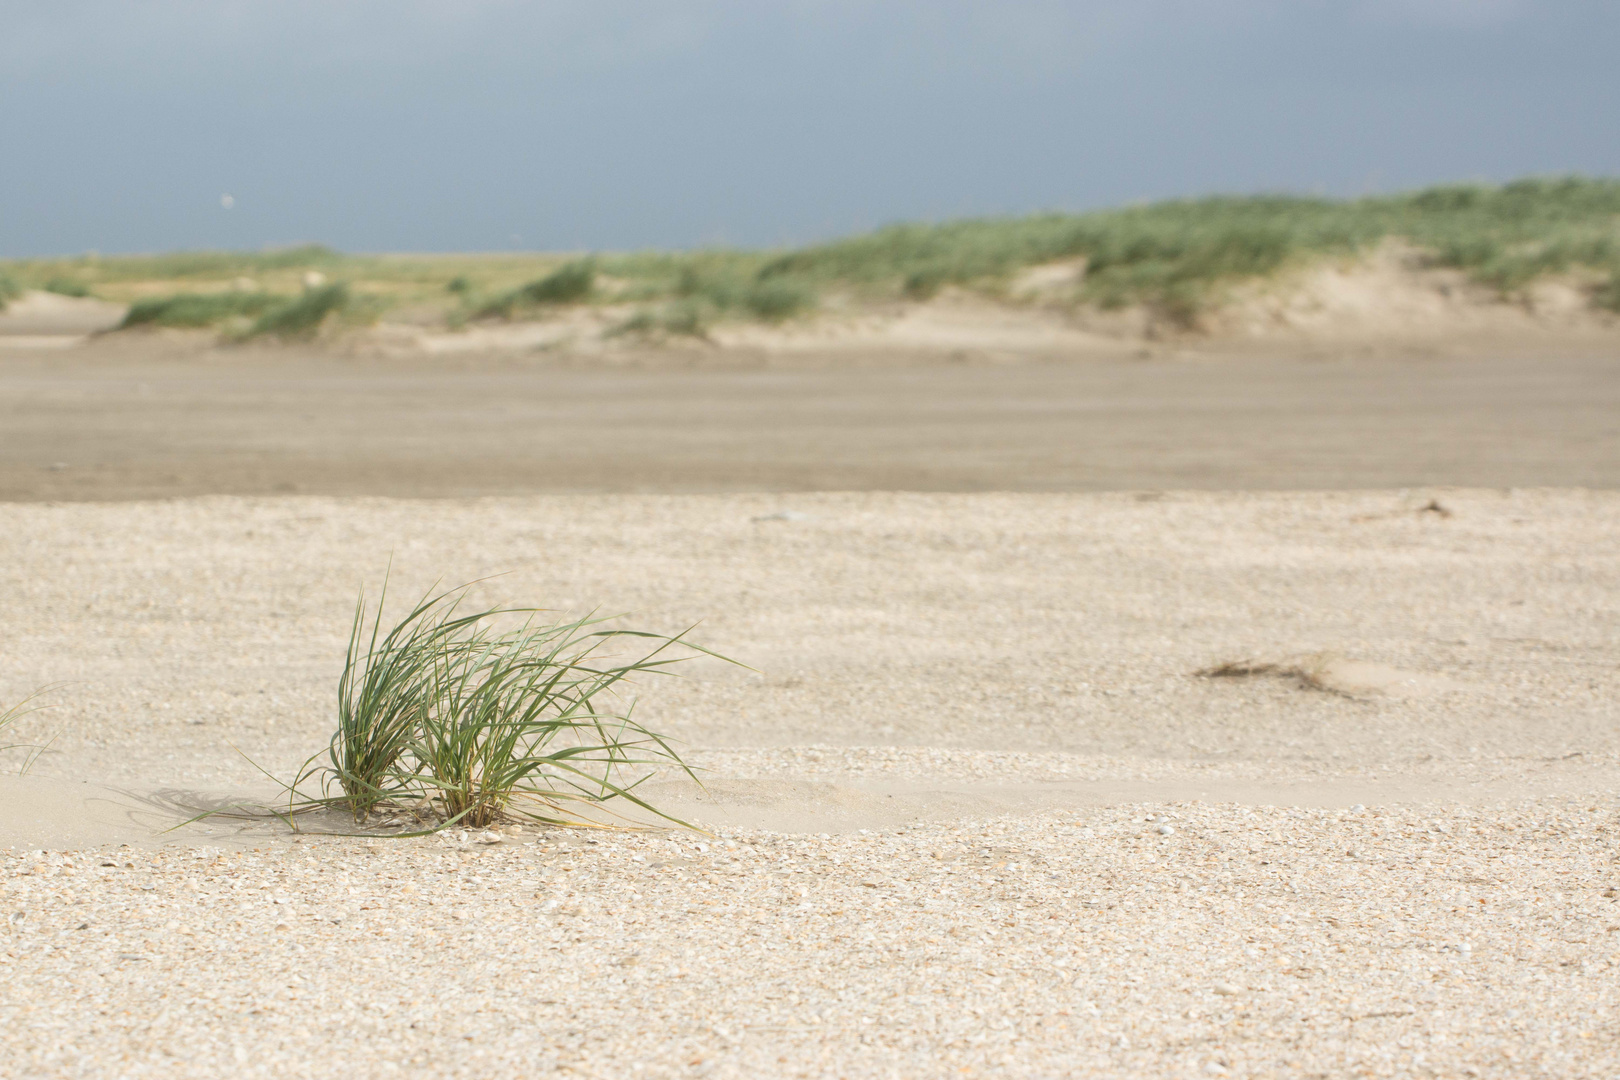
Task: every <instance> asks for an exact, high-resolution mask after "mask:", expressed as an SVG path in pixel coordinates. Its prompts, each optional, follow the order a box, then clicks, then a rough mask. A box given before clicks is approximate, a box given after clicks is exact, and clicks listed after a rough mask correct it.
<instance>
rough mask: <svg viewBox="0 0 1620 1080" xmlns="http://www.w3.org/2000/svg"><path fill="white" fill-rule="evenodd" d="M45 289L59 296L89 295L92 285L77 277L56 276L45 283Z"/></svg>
mask: <svg viewBox="0 0 1620 1080" xmlns="http://www.w3.org/2000/svg"><path fill="white" fill-rule="evenodd" d="M45 291H46V292H49V293H56V294H57V295H58V296H80V297H83V296H89V295H90V286H88V285H86V284H85V283H84V282H82V281H79V280H77V279H75V278H62V277H54V278H51V279H50V280H49V281H47V282H46V283H45Z"/></svg>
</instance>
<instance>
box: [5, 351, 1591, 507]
mask: <svg viewBox="0 0 1620 1080" xmlns="http://www.w3.org/2000/svg"><path fill="white" fill-rule="evenodd" d="M188 340H189V339H188ZM654 360H657V362H656V363H654ZM677 361H679V362H681V363H685V364H687V365H688V367H686V368H684V369H683V368H680V367H672V366H671V364H673V363H675V362H677ZM648 362H649V364H652V365H653V366H650V367H647V368H645V369H623V368H618V369H616V368H612V367H609V366H607V362H606V361H604V360H602V359H601V358H595V359H592V358H575V359H573V360H570V359H569V358H568V357H566V356H557V357H547V356H531V357H529V358H526V359H517V358H511V359H507V360H485V361H478V362H474V361H467V362H466V364H465V365H464V366H460V367H452V366H450V362H449V361H436V362H431V363H430V362H425V361H421V360H414V361H408V360H397V361H384V360H376V361H359V360H354V359H352V358H342V357H333V356H330V355H321V354H319V353H316V352H313V351H311V350H308V349H303V348H296V347H295V348H285V349H274V348H262V349H234V350H232V349H206V348H202V347H201V346H198V347H197V348H196V349H194V350H193V351H192V352H191V353H188V354H183V355H176V347H175V346H174V345H173V343H171V342H169V341H168V340H167V339H166V338H152V339H132V340H127V341H126V340H109V341H103V342H99V343H97V345H96V346H95V347H93V348H86V349H76V350H69V351H56V352H35V353H28V352H26V351H22V350H15V351H11V352H0V500H3V501H22V500H28V501H52V500H68V499H71V500H91V501H96V500H113V499H132V498H134V499H143V498H172V497H176V496H195V495H212V494H233V495H265V494H276V493H298V494H314V495H345V496H346V495H389V496H399V497H418V496H426V497H462V496H475V495H521V494H539V493H569V492H581V493H584V492H749V491H855V490H891V491H892V490H904V491H1118V490H1144V489H1155V490H1185V489H1214V490H1254V489H1285V490H1305V491H1309V490H1332V489H1363V488H1401V487H1417V486H1433V485H1447V486H1463V487H1547V486H1552V487H1571V486H1577V487H1600V488H1620V425H1617V424H1616V422H1615V417H1616V416H1620V362H1617V361H1616V359H1615V358H1614V356H1613V355H1612V351H1611V353H1610V354H1607V358H1604V354H1598V355H1597V358H1583V354H1580V353H1569V354H1561V355H1552V356H1544V355H1537V356H1533V357H1528V358H1526V357H1516V358H1510V359H1504V358H1501V357H1496V358H1491V357H1464V358H1431V359H1405V360H1389V359H1383V360H1379V359H1358V360H1323V361H1301V360H1299V359H1298V358H1297V357H1293V356H1282V357H1274V358H1271V359H1255V358H1252V357H1240V356H1232V357H1224V358H1220V359H1203V360H1177V359H1168V358H1165V357H1164V356H1162V355H1161V356H1160V357H1159V358H1157V359H1145V360H1131V359H1118V358H1116V359H1095V360H1084V359H1068V360H1058V359H1051V358H1045V359H1042V358H1036V357H1026V358H1025V359H1024V361H1023V362H1018V363H1009V364H989V363H982V362H969V363H955V364H953V363H948V362H943V361H942V360H941V359H940V358H939V357H937V356H936V357H935V358H934V359H933V360H932V361H931V362H927V363H922V362H919V363H916V364H898V363H895V362H894V361H893V359H892V358H885V357H883V356H881V355H875V356H871V357H865V358H863V357H862V356H861V355H859V354H856V355H844V354H839V355H836V356H827V357H823V358H821V360H820V361H819V362H818V361H817V358H816V357H814V356H804V357H800V358H798V359H797V360H796V361H795V362H794V365H795V366H771V362H768V361H765V360H759V361H754V360H750V359H748V358H746V357H744V358H740V359H739V358H737V357H734V356H728V355H723V354H716V355H715V356H713V357H710V358H709V359H708V360H705V359H704V358H703V357H702V356H698V357H693V356H689V355H688V356H685V357H684V359H683V358H681V357H676V358H675V359H674V360H672V359H671V358H670V357H667V356H666V357H663V358H662V359H657V358H653V359H649V361H648ZM704 362H712V363H714V364H717V365H719V366H718V367H715V368H701V367H700V368H693V367H691V366H690V365H692V364H700V363H704Z"/></svg>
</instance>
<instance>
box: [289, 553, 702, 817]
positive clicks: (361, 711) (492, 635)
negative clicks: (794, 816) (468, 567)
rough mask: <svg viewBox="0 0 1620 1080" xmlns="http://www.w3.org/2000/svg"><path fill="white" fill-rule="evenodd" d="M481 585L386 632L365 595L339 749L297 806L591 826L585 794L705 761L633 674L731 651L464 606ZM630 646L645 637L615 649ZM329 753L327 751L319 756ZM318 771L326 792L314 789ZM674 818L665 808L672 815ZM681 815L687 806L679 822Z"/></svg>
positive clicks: (620, 793)
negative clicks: (676, 735) (639, 689)
mask: <svg viewBox="0 0 1620 1080" xmlns="http://www.w3.org/2000/svg"><path fill="white" fill-rule="evenodd" d="M465 596H466V587H464V588H462V589H457V590H451V591H449V592H446V593H440V594H438V595H428V596H426V597H424V598H423V599H422V600H421V601H419V602H418V603H417V604H416V605H414V606H413V607H412V609H411V610H410V611H409V612H408V613H407V614H406V615H405V617H404V618H403V619H401V620H400V621H398V622H397V623H394V624H393V625H392V626H391V627H390V628H389V629H388V630H387V631H386V632H384V630H383V625H384V624H383V618H382V611H383V606H384V603H385V602H386V585H385V587H384V592H383V595H382V596H380V597H379V600H378V603H377V606H376V607H375V609H373V608H371V607H370V606H369V604H368V602H367V599H366V597H365V595H364V593H363V592H362V594H361V596H360V599H359V601H358V602H357V604H356V609H355V616H354V621H353V624H352V626H351V630H350V637H349V646H348V651H347V654H346V657H345V662H344V670H343V675H342V677H341V678H340V680H339V685H338V714H337V718H338V726H337V730H336V731H335V732H334V733H333V735H332V738H331V741H330V743H329V745H328V748H327V750H326V752H325V754H324V761H323V760H322V755H316V756H315V757H312V758H311V759H310V760H309V761H308V762H306V763H305V766H304V767H303V769H302V770H300V772H299V775H298V776H297V778H295V780H294V782H293V783H292V784H290V785H288V792H289V804H288V817H289V818H291V817H293V816H295V815H297V814H299V813H301V812H304V811H308V810H312V809H322V808H327V809H341V810H343V811H345V812H347V813H348V814H350V815H352V817H353V818H354V820H355V821H356V822H357V823H358V824H361V825H365V824H367V823H368V821H370V820H371V819H373V818H376V817H379V816H381V817H384V818H386V819H388V820H390V821H392V822H396V823H397V822H401V821H406V820H408V821H409V822H410V823H411V824H412V825H413V826H417V827H424V828H427V829H434V828H442V827H445V826H449V825H465V826H475V827H484V826H488V825H491V824H494V823H496V822H498V821H500V820H504V819H516V820H527V821H532V822H536V823H544V824H579V823H583V822H587V821H588V819H587V818H586V817H584V816H582V814H581V813H580V809H579V808H580V807H582V806H584V805H587V804H588V805H595V806H600V805H603V804H608V803H611V802H613V801H615V800H622V801H623V802H626V803H630V804H633V805H635V806H637V807H640V808H642V809H644V810H647V811H649V812H651V813H654V814H661V812H660V811H658V810H657V808H655V807H653V806H651V805H650V804H648V803H647V802H645V801H643V800H642V799H641V798H640V797H639V796H637V795H636V794H635V788H636V786H637V785H638V784H639V783H640V781H641V779H644V778H645V776H646V775H647V771H646V770H648V769H651V768H656V767H660V766H673V767H676V768H679V769H682V770H685V771H687V773H688V775H690V770H687V769H686V766H685V765H684V763H683V762H682V761H681V759H680V757H679V755H678V754H676V752H675V751H674V750H673V749H672V748H671V746H670V744H669V742H668V740H667V739H665V738H664V737H662V736H660V735H658V734H657V733H655V732H653V731H651V730H649V729H647V728H646V727H644V726H642V725H641V724H639V723H638V722H636V721H635V720H633V719H632V718H631V711H632V709H633V702H625V701H624V699H623V697H622V693H621V692H622V691H623V690H624V688H625V685H626V684H627V683H628V681H629V680H631V679H633V678H635V677H637V676H643V675H648V674H656V673H664V672H667V671H668V669H669V668H670V667H672V666H673V665H675V664H678V663H680V662H682V661H684V660H688V659H691V658H693V657H694V656H697V655H710V656H713V655H715V654H713V653H710V652H708V650H706V649H703V648H701V647H699V646H696V645H693V644H692V643H690V642H689V641H687V640H686V637H685V635H684V634H676V635H673V636H669V635H662V634H653V633H647V632H643V631H634V630H627V629H619V628H615V627H612V626H609V625H608V624H609V623H610V622H611V621H612V620H607V619H600V618H596V617H594V616H592V617H585V618H580V619H565V620H562V621H548V620H547V619H546V618H545V617H544V613H543V612H542V611H541V610H540V609H535V608H505V607H499V608H479V609H475V610H463V601H464V599H465ZM621 644H630V645H633V646H638V647H637V648H635V649H634V650H633V651H631V652H630V653H629V654H628V655H626V656H613V655H610V652H611V651H612V649H613V647H614V646H616V645H621ZM317 762H321V763H320V764H317ZM307 783H314V784H318V785H319V787H320V792H321V793H320V794H319V795H315V796H306V795H302V794H300V789H301V787H302V786H303V785H305V784H307ZM661 816H662V815H661ZM670 820H673V819H670Z"/></svg>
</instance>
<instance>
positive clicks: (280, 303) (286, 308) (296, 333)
mask: <svg viewBox="0 0 1620 1080" xmlns="http://www.w3.org/2000/svg"><path fill="white" fill-rule="evenodd" d="M356 306H357V305H356V304H355V299H354V297H353V296H352V295H351V293H350V292H349V287H348V286H347V285H345V284H342V283H338V284H334V285H323V286H320V287H318V288H314V289H308V290H305V291H304V292H303V293H302V294H301V295H298V296H293V297H287V296H277V295H273V294H271V293H266V292H234V291H228V292H214V293H180V294H177V295H174V296H161V297H152V298H148V299H145V300H137V301H136V302H135V303H134V304H132V305H130V308H129V311H128V312H127V313H126V314H125V316H124V321H123V323H122V324H121V325H120V329H124V328H128V327H133V326H167V327H179V328H192V329H197V328H203V327H220V326H223V327H226V328H227V329H228V330H229V331H230V336H231V337H232V338H234V339H236V340H246V339H248V338H254V337H259V336H261V335H269V336H273V337H279V338H307V337H311V336H313V335H314V334H315V332H316V331H317V330H319V329H320V327H321V325H322V323H324V322H325V320H326V318H327V317H328V316H329V315H332V314H333V313H339V314H343V313H348V312H350V311H351V310H353V309H354V308H355V307H356Z"/></svg>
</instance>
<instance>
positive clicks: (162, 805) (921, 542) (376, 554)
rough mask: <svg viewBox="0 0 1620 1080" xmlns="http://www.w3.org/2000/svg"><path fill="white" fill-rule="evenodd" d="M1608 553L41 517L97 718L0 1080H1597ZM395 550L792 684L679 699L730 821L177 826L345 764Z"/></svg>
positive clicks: (1157, 512) (1603, 1054) (75, 697)
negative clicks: (319, 832)
mask: <svg viewBox="0 0 1620 1080" xmlns="http://www.w3.org/2000/svg"><path fill="white" fill-rule="evenodd" d="M1617 535H1620V495H1616V494H1613V493H1608V492H1596V491H1582V490H1570V489H1566V490H1509V491H1501V490H1469V489H1421V490H1416V489H1414V490H1409V491H1382V492H1341V493H1320V492H1318V493H1272V494H1264V493H1251V494H1221V493H1196V492H1169V493H1130V492H1123V493H1113V494H1089V495H1088V494H1054V495H1041V494H994V495H990V494H987V495H971V494H957V495H928V494H913V495H894V494H882V493H868V494H776V495H761V494H755V495H667V496H646V495H642V496H637V495H603V496H540V497H524V498H504V499H503V498H486V499H470V500H447V499H439V500H393V499H380V498H317V497H285V498H237V497H210V498H197V499H183V500H171V501H162V502H126V503H115V504H97V503H75V504H56V505H50V504H6V505H0V552H3V555H4V557H3V558H0V597H3V598H4V599H3V600H0V605H3V607H0V612H3V615H4V621H3V623H0V625H3V626H4V627H5V634H4V639H3V640H4V649H5V656H6V663H5V665H4V667H3V669H0V701H6V702H9V701H13V700H15V699H16V698H18V697H19V696H21V695H22V694H23V693H26V692H28V691H29V690H32V689H33V688H35V687H37V686H39V685H43V684H48V683H55V684H61V689H60V690H58V691H57V692H56V693H54V694H53V695H52V700H54V701H55V702H57V707H56V708H55V709H53V710H50V711H47V712H43V713H38V714H34V715H32V716H30V717H28V718H26V719H25V720H23V721H21V722H20V723H19V724H18V725H17V727H16V728H15V730H14V735H15V737H17V738H21V739H25V740H28V741H36V740H37V741H43V740H44V739H45V738H47V737H50V736H54V737H55V741H54V742H53V743H52V744H51V752H50V753H48V754H47V755H45V756H44V757H43V758H42V759H41V760H40V761H39V762H38V764H37V765H36V766H35V767H34V769H33V770H32V772H31V773H30V775H29V776H28V777H23V778H17V777H8V778H6V779H5V781H4V783H0V806H3V807H4V809H5V813H4V815H3V817H0V821H3V825H0V890H3V892H0V898H3V900H4V903H3V904H0V910H3V911H4V912H5V913H6V916H7V917H6V919H5V921H4V923H3V925H0V932H3V933H4V937H3V938H0V1015H3V1016H4V1019H5V1025H4V1028H3V1031H4V1034H3V1036H0V1038H3V1039H4V1043H3V1045H0V1060H3V1061H4V1067H3V1068H0V1072H5V1073H6V1074H7V1075H15V1076H132V1075H145V1074H153V1075H163V1076H218V1075H222V1074H230V1075H241V1076H258V1075H265V1076H269V1075H276V1076H286V1075H294V1076H298V1075H310V1076H314V1075H328V1074H330V1072H331V1071H332V1068H333V1062H334V1061H341V1062H342V1063H343V1065H342V1069H343V1071H344V1072H346V1073H350V1074H353V1075H357V1076H373V1075H375V1076H386V1075H416V1074H427V1073H433V1074H437V1075H448V1076H480V1077H482V1076H528V1075H536V1074H539V1073H542V1072H545V1071H547V1070H552V1069H558V1070H567V1071H569V1072H571V1073H573V1074H577V1075H584V1076H604V1077H617V1076H637V1075H645V1076H690V1075H703V1076H717V1077H719V1076H749V1077H755V1076H763V1075H783V1076H800V1075H803V1076H818V1077H819V1076H892V1075H899V1076H913V1075H917V1076H934V1075H947V1074H949V1075H1021V1076H1025V1075H1027V1076H1068V1075H1097V1076H1140V1075H1162V1076H1210V1075H1225V1074H1230V1075H1275V1076H1305V1075H1328V1076H1339V1075H1346V1076H1348V1075H1378V1076H1407V1075H1418V1076H1428V1075H1434V1076H1463V1075H1477V1076H1504V1077H1505V1076H1513V1077H1520V1076H1558V1077H1563V1076H1596V1075H1611V1074H1613V1073H1614V1072H1615V1070H1616V1069H1617V1068H1620V1053H1617V1051H1616V1049H1615V1047H1617V1046H1620V1014H1617V1012H1616V1010H1617V1009H1620V990H1617V989H1616V988H1617V987H1620V980H1617V979H1616V978H1615V975H1616V971H1615V968H1616V966H1617V961H1620V906H1617V902H1620V901H1617V896H1620V894H1617V892H1616V889H1617V887H1620V868H1617V867H1616V864H1615V859H1616V855H1617V854H1620V783H1617V782H1620V730H1617V725H1616V722H1615V720H1616V717H1615V712H1614V704H1613V703H1614V702H1615V701H1616V700H1617V691H1620V665H1617V664H1616V647H1617V640H1616V627H1620V611H1617V610H1616V609H1617V607H1620V588H1617V585H1620V546H1617V545H1616V543H1615V540H1614V538H1615V537H1616V536H1617ZM390 553H391V554H392V558H393V565H394V578H395V583H396V587H397V588H400V589H403V590H405V591H414V590H419V589H423V588H426V587H427V586H428V585H429V584H430V583H431V582H432V581H433V580H435V579H437V578H441V577H442V578H445V579H447V580H451V581H457V580H463V579H471V578H474V577H478V576H480V575H484V574H489V573H495V572H502V571H505V572H507V574H506V576H504V577H502V578H499V579H497V580H496V581H495V582H492V583H490V584H488V585H486V586H483V587H481V591H480V594H479V595H480V596H482V597H485V598H488V599H499V598H503V597H504V598H510V599H514V600H522V601H532V602H547V603H552V604H555V605H557V606H559V607H562V608H566V609H572V610H582V609H585V608H589V607H595V606H600V607H602V608H604V609H606V610H610V611H627V612H634V613H635V621H636V622H637V623H638V624H640V625H643V626H647V627H650V628H654V629H659V630H675V629H680V628H683V627H685V626H688V625H691V624H693V623H697V624H698V632H697V636H698V637H699V639H700V640H702V641H703V642H705V643H706V644H709V645H712V646H713V647H715V648H717V649H719V650H720V651H722V652H725V653H727V654H729V655H732V656H735V657H736V658H738V659H739V660H742V661H744V662H745V663H747V664H749V665H751V667H752V668H754V669H756V670H746V669H742V668H737V667H728V666H726V665H723V664H719V663H717V662H712V661H704V662H702V663H695V664H693V665H692V666H691V667H690V670H689V671H688V673H687V676H686V677H685V678H683V679H680V680H663V681H659V682H656V683H653V684H650V685H647V686H645V687H644V688H643V699H642V704H641V707H640V708H639V710H638V714H637V715H638V716H639V717H640V718H641V719H643V720H644V721H645V722H646V723H648V724H650V725H652V726H654V727H657V728H660V729H663V730H667V731H669V732H670V733H672V734H673V735H675V736H676V737H678V738H679V739H681V740H682V745H683V748H684V751H685V753H686V754H687V755H688V757H689V759H690V760H691V761H692V762H693V763H694V764H697V765H699V766H701V767H703V769H704V770H705V772H704V776H705V778H706V780H707V790H706V791H702V790H699V789H697V788H696V787H695V786H693V785H691V784H690V783H689V782H683V781H680V780H678V779H676V778H672V777H660V778H656V779H655V780H654V781H652V782H651V784H650V785H649V787H648V789H647V790H648V791H649V793H651V794H653V795H655V796H656V797H657V798H658V800H659V801H660V803H661V805H664V806H666V807H668V808H669V809H671V810H672V811H675V812H678V813H680V814H682V815H683V816H686V817H688V818H689V819H691V820H694V821H697V822H699V823H701V824H703V825H705V826H707V828H708V832H707V833H695V832H683V831H680V830H668V829H647V830H642V831H633V832H615V833H600V832H599V833H592V834H586V833H581V832H577V831H572V832H571V831H564V830H547V831H541V832H536V831H534V830H529V831H526V832H522V833H517V834H511V833H507V834H494V833H490V834H479V833H472V832H467V833H463V832H461V831H457V832H455V833H452V834H450V835H445V836H440V837H436V838H430V839H419V840H398V839H393V840H376V841H364V840H359V839H354V838H342V837H320V836H303V837H293V836H290V835H288V834H286V833H285V832H284V831H282V830H279V829H277V828H274V827H271V826H270V825H267V824H263V823H241V822H230V821H224V820H220V819H215V820H214V821H212V822H210V823H208V824H206V825H202V826H195V825H194V826H188V827H186V828H183V829H180V830H178V831H175V832H168V833H163V832H158V831H157V829H159V828H161V827H163V826H165V825H167V824H169V823H172V822H174V821H175V820H177V818H178V816H179V815H180V814H182V813H184V812H185V811H184V808H185V807H188V806H199V805H208V804H209V800H214V801H216V802H217V801H228V800H231V799H241V798H245V797H250V796H255V795H263V794H265V793H266V791H267V785H266V784H265V782H264V780H263V777H262V776H261V775H260V774H258V773H257V772H256V770H255V768H254V766H253V765H251V764H250V763H249V762H248V760H247V758H252V759H253V760H254V761H256V762H258V763H259V764H261V765H263V766H264V767H265V768H268V769H269V770H270V771H272V772H275V773H278V774H282V775H285V774H286V773H287V772H288V771H289V770H290V769H292V768H293V767H294V766H295V765H296V764H297V763H298V761H300V760H302V759H303V758H304V757H305V756H306V755H308V754H310V753H313V752H316V751H318V750H319V749H320V747H321V746H322V745H323V743H324V741H325V738H326V736H327V734H328V732H329V730H330V724H331V715H332V701H333V693H334V683H335V679H336V675H337V670H338V667H339V664H340V662H341V649H342V643H343V639H344V636H345V633H346V629H347V625H348V618H349V615H350V613H351V610H352V602H353V597H354V591H355V588H356V586H357V584H358V583H359V582H360V581H361V580H362V579H364V580H368V581H370V582H372V583H373V584H375V583H376V581H377V579H378V577H379V575H380V573H381V569H382V567H383V565H384V563H385V562H386V561H387V559H388V558H389V556H390ZM1236 661H1246V662H1250V663H1251V664H1252V665H1253V666H1256V667H1260V666H1263V665H1266V664H1270V665H1272V666H1273V668H1274V670H1271V671H1269V672H1261V673H1257V674H1252V675H1247V676H1227V677H1206V676H1201V675H1199V674H1198V672H1200V671H1205V670H1208V669H1210V668H1212V667H1215V666H1218V665H1221V664H1224V663H1228V662H1236ZM233 747H234V748H240V750H241V751H242V754H245V755H246V757H244V756H242V754H238V753H237V752H236V750H235V749H233ZM16 753H17V752H16V751H13V752H11V755H10V756H9V760H11V761H13V762H15V761H16V760H17V759H16V757H15V755H16ZM593 841H594V842H593Z"/></svg>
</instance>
